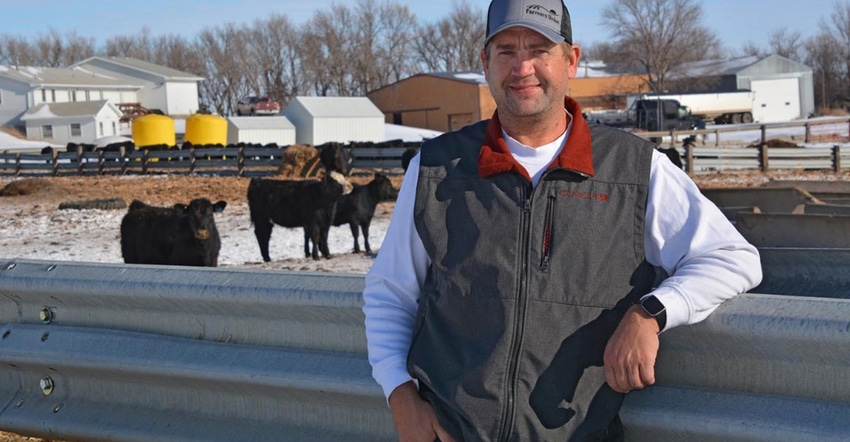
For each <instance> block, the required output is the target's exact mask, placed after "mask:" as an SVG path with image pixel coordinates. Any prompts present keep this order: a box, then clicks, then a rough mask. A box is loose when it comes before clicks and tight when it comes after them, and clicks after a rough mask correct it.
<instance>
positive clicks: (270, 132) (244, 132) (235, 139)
mask: <svg viewBox="0 0 850 442" xmlns="http://www.w3.org/2000/svg"><path fill="white" fill-rule="evenodd" d="M239 143H246V144H263V145H266V144H271V143H275V144H277V145H278V146H289V145H291V144H295V126H294V125H293V124H292V123H291V122H290V121H289V119H287V118H286V117H230V118H228V119H227V144H239Z"/></svg>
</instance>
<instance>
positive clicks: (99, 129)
mask: <svg viewBox="0 0 850 442" xmlns="http://www.w3.org/2000/svg"><path fill="white" fill-rule="evenodd" d="M97 136H99V137H102V136H103V121H101V122H99V123H97Z"/></svg>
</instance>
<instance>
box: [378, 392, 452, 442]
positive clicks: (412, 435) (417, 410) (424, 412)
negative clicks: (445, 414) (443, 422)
mask: <svg viewBox="0 0 850 442" xmlns="http://www.w3.org/2000/svg"><path fill="white" fill-rule="evenodd" d="M389 403H390V410H391V411H392V413H393V422H394V423H395V428H396V431H398V440H399V441H400V442H434V441H435V440H440V441H441V442H454V439H452V437H451V436H449V434H448V433H446V430H444V429H443V427H441V426H440V424H439V423H438V422H437V416H436V415H435V414H434V409H433V408H431V404H429V403H428V402H427V401H425V400H423V399H422V398H421V397H420V396H419V392H418V391H417V390H416V385H415V384H414V383H413V382H406V383H404V384H401V385H399V386H398V387H396V389H395V390H393V392H392V393H390V399H389Z"/></svg>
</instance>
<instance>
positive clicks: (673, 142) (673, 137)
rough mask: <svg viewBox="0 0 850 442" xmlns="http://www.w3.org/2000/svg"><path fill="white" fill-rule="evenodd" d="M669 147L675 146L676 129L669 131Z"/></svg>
mask: <svg viewBox="0 0 850 442" xmlns="http://www.w3.org/2000/svg"><path fill="white" fill-rule="evenodd" d="M670 147H673V148H675V147H676V130H675V129H674V130H671V131H670Z"/></svg>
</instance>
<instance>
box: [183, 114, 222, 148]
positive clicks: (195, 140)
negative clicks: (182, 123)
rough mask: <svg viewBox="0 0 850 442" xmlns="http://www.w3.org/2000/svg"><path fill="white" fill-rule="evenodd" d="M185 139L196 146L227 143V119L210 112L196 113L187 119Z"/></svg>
mask: <svg viewBox="0 0 850 442" xmlns="http://www.w3.org/2000/svg"><path fill="white" fill-rule="evenodd" d="M184 140H185V141H187V142H189V143H192V144H193V145H195V146H204V145H210V144H221V145H222V146H226V145H227V120H225V119H224V118H222V117H220V116H218V115H210V114H194V115H191V116H190V117H189V118H187V119H186V136H185V138H184Z"/></svg>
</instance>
